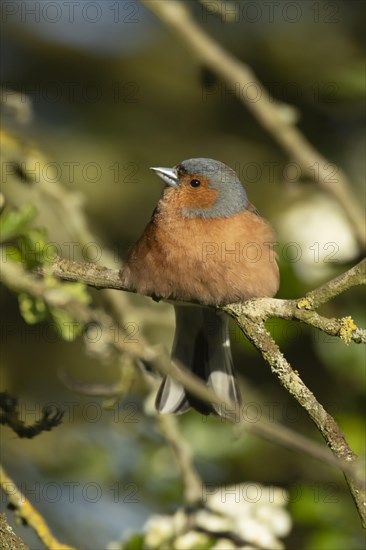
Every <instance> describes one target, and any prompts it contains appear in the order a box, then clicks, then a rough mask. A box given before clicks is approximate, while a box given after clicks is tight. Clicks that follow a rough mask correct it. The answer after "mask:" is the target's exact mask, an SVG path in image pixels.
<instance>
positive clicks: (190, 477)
mask: <svg viewBox="0 0 366 550" xmlns="http://www.w3.org/2000/svg"><path fill="white" fill-rule="evenodd" d="M157 423H158V427H159V431H160V432H161V433H162V434H163V435H164V437H165V439H166V440H167V442H168V443H169V445H170V447H171V449H172V451H173V453H174V457H175V460H176V462H177V465H178V468H179V470H180V472H181V476H182V481H183V486H184V500H185V502H186V504H188V505H190V504H191V505H194V504H198V503H199V502H201V501H202V492H203V483H202V481H201V479H200V477H199V475H198V473H197V470H196V468H195V466H194V463H193V456H192V451H191V448H190V446H189V445H188V444H187V442H186V441H185V440H184V439H183V438H182V434H181V433H180V431H179V429H178V424H177V420H176V418H175V417H174V416H171V415H158V416H157Z"/></svg>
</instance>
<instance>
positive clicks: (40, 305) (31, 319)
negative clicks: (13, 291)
mask: <svg viewBox="0 0 366 550" xmlns="http://www.w3.org/2000/svg"><path fill="white" fill-rule="evenodd" d="M18 301H19V309H20V313H21V314H22V317H23V319H24V321H25V322H26V323H28V324H29V325H34V324H35V323H39V322H40V321H44V320H45V319H46V318H47V307H46V304H45V303H44V301H43V300H42V299H41V298H33V297H32V296H29V294H25V293H23V292H22V293H21V294H19V295H18Z"/></svg>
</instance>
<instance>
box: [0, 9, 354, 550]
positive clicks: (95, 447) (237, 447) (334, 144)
mask: <svg viewBox="0 0 366 550" xmlns="http://www.w3.org/2000/svg"><path fill="white" fill-rule="evenodd" d="M152 1H153V0H152ZM2 4H3V5H2V19H3V34H2V86H3V90H2V103H3V105H2V108H3V116H2V128H3V132H4V136H5V145H6V147H5V153H6V154H5V160H6V162H9V160H10V161H12V162H14V163H17V165H18V167H19V166H20V168H19V170H18V174H15V172H14V171H13V172H12V173H8V172H3V176H2V192H3V193H4V196H5V199H6V203H7V204H8V205H9V206H10V207H20V206H22V205H24V204H29V203H32V204H34V205H35V206H36V207H37V209H38V215H37V217H36V219H35V221H34V225H35V226H36V227H44V228H46V230H47V232H48V236H49V237H48V238H49V240H50V241H51V242H52V243H54V244H55V247H56V249H57V251H59V252H61V253H62V254H63V255H64V256H65V257H69V258H71V259H75V260H88V259H90V256H92V253H93V252H94V250H97V254H99V253H100V255H101V257H99V256H98V259H99V260H100V261H101V263H103V250H104V249H109V250H110V251H112V255H111V256H109V257H108V258H109V263H111V262H110V260H111V258H112V264H114V265H112V267H115V268H117V267H118V266H119V265H120V264H121V263H122V261H123V258H124V257H125V256H126V253H127V251H128V248H129V247H130V246H131V243H133V242H134V241H135V240H136V239H137V238H138V236H139V235H140V234H141V232H142V230H143V228H144V226H145V224H146V223H147V221H148V219H149V217H150V215H151V212H152V210H153V209H154V207H155V205H156V202H157V200H158V199H159V196H160V193H161V188H162V186H161V182H160V180H158V179H157V178H156V176H154V174H153V173H152V172H150V171H149V167H150V166H173V165H175V164H176V163H178V162H179V161H181V160H183V159H187V158H191V157H197V156H199V157H210V158H215V159H219V160H221V161H223V162H225V163H227V164H228V165H230V166H232V167H233V168H234V169H236V170H237V171H238V173H239V175H240V177H241V179H242V182H243V183H244V184H245V186H246V189H247V192H248V195H249V197H250V199H251V201H252V202H253V203H254V204H255V205H256V206H257V208H258V209H259V211H260V212H261V213H262V214H263V215H264V216H265V217H267V218H268V219H270V220H271V222H272V223H273V224H274V226H275V227H276V230H277V234H278V241H279V245H278V255H279V262H280V268H281V289H280V292H279V296H280V297H283V298H294V297H299V296H301V295H303V294H304V293H305V292H306V291H307V290H309V289H312V288H315V287H316V286H318V285H319V284H321V283H322V282H324V281H326V280H328V279H329V278H331V277H333V276H336V275H337V274H338V273H340V272H342V271H344V270H346V269H347V268H349V267H350V266H352V265H353V264H354V263H356V261H357V260H358V259H359V258H360V255H361V251H360V250H359V248H358V244H357V240H356V238H355V236H354V235H353V232H352V228H351V227H350V225H349V223H348V221H347V218H346V217H345V215H344V213H343V211H342V208H341V207H340V206H339V205H338V204H337V203H336V202H335V201H334V199H333V198H332V197H331V196H329V195H328V194H325V193H323V192H322V191H321V190H320V189H319V188H318V186H317V185H316V184H314V183H311V182H309V181H307V180H306V179H304V178H302V179H301V178H300V180H296V178H295V177H294V175H293V172H291V170H289V169H288V166H287V164H288V162H289V160H291V159H288V158H287V157H286V155H285V154H284V152H283V151H282V150H280V149H279V147H278V146H277V145H276V144H275V143H274V142H273V140H272V139H271V138H270V137H269V136H268V135H267V133H266V132H265V130H264V129H263V128H261V126H260V125H259V123H258V122H257V121H256V120H255V119H254V118H253V116H252V115H251V114H250V113H249V112H248V111H247V110H246V108H245V107H244V106H243V104H242V103H241V102H240V101H239V100H238V98H236V97H235V95H234V93H233V90H232V89H230V88H228V87H227V86H226V85H225V84H224V83H222V82H220V81H219V80H217V79H216V78H215V76H214V75H212V74H210V73H209V72H208V71H207V70H206V69H205V67H202V66H200V64H198V63H197V61H196V60H195V58H194V57H193V56H192V55H191V54H190V53H189V52H188V51H187V50H186V47H185V46H184V45H183V44H182V43H181V42H180V41H179V40H178V38H177V36H175V35H174V32H172V31H170V30H169V29H167V28H166V27H165V26H164V25H163V24H162V23H161V22H160V21H159V20H157V19H156V17H155V16H154V15H153V14H152V13H151V12H149V10H148V9H146V7H145V6H144V5H142V4H141V3H139V2H135V1H130V0H129V1H117V2H109V1H108V0H106V1H103V2H101V1H99V2H87V1H84V0H80V1H79V2H75V3H65V2H62V1H61V0H59V1H57V2H47V1H41V2H31V1H12V2H3V3H2ZM186 4H187V5H188V6H189V9H190V10H191V11H192V13H193V15H194V17H195V18H196V20H197V22H198V23H199V24H200V25H202V27H203V28H204V29H205V30H206V31H207V32H208V33H209V34H210V35H211V36H212V37H214V38H216V39H217V41H218V42H219V43H220V44H222V45H223V46H224V47H225V48H226V49H227V50H228V51H229V52H231V53H232V54H234V55H235V56H237V57H238V59H240V60H242V61H244V62H245V63H247V64H248V65H249V66H251V67H252V68H253V70H254V71H255V73H256V74H257V76H258V78H259V79H260V80H261V81H262V82H263V84H264V86H266V87H267V88H268V90H269V91H270V92H271V93H272V94H273V96H274V97H275V98H276V99H277V100H278V101H282V102H285V103H288V104H290V105H292V106H294V107H296V108H297V110H298V113H299V127H300V128H301V130H302V131H303V132H304V133H305V135H306V136H307V137H308V139H309V140H310V141H311V142H312V143H313V145H314V146H315V147H316V148H318V150H319V151H320V152H321V153H322V154H324V155H325V156H326V157H327V158H329V159H330V161H332V162H334V163H336V164H338V165H339V166H340V167H342V168H343V169H344V170H345V172H346V173H347V174H348V175H349V177H350V180H351V182H352V186H353V192H354V194H355V196H356V197H357V199H358V200H359V201H360V203H361V204H363V205H364V192H363V189H364V176H365V170H364V149H365V127H364V122H365V119H364V114H365V113H364V110H365V106H364V93H365V65H364V61H365V48H364V47H365V39H364V25H363V23H364V17H365V3H364V2H363V1H357V0H354V1H349V0H348V1H341V0H337V1H335V2H323V1H315V2H310V1H296V2H282V1H281V2H275V3H273V4H272V5H271V6H270V5H269V4H271V3H268V2H261V1H259V2H246V1H243V2H233V3H232V4H234V5H235V9H236V10H237V11H236V13H237V17H236V18H235V20H234V21H232V22H231V23H225V22H224V21H223V20H222V19H221V18H220V17H218V16H215V15H213V14H210V13H208V12H207V11H205V10H204V8H203V6H202V4H201V3H200V2H196V1H191V0H190V1H188V2H186ZM15 92H16V93H17V94H18V95H16V94H15ZM14 105H15V107H14ZM20 151H22V152H20ZM40 158H41V159H42V160H41V161H39V159H40ZM22 161H24V163H23V166H22V165H21V163H22ZM37 162H38V163H39V164H38V166H37ZM32 170H33V176H32V175H30V178H27V175H29V174H31V172H32ZM34 170H36V171H37V170H39V171H40V174H41V177H42V178H43V180H45V181H46V182H47V180H48V181H49V182H50V186H51V185H52V181H54V180H55V179H57V181H59V182H60V183H61V184H62V186H64V188H65V189H67V190H70V191H73V192H78V193H79V194H80V200H82V201H83V205H84V210H85V212H86V215H87V218H88V221H89V225H90V228H91V230H92V232H93V234H94V235H96V237H97V238H98V243H99V244H101V245H102V248H96V249H94V248H93V247H92V246H91V247H89V249H88V247H85V245H83V246H82V245H81V244H80V243H79V242H78V240H77V239H76V238H75V234H73V231H72V228H71V225H72V224H70V220H69V219H68V218H67V216H65V217H62V216H61V217H60V216H56V215H55V213H54V210H53V209H52V208H51V207H49V202H48V201H49V199H48V198H47V197H42V196H40V194H39V191H37V192H36V191H34V190H33V188H32V183H31V181H28V180H29V179H30V180H31V179H32V177H34ZM4 174H5V175H4ZM289 243H295V245H294V244H292V245H290V244H289ZM91 244H92V243H91ZM99 244H98V246H99ZM88 253H89V258H88ZM91 259H94V258H93V257H92V258H91ZM91 294H92V295H93V298H94V300H95V301H96V303H99V302H101V298H100V293H99V294H98V292H92V293H91ZM364 299H365V294H364V290H363V289H362V288H354V289H352V290H349V291H347V292H346V293H345V294H344V295H342V296H339V297H337V298H336V299H335V300H333V301H332V302H331V303H330V304H328V305H327V306H326V307H324V308H323V313H324V314H326V315H328V316H334V317H342V316H345V315H352V317H353V318H354V320H355V321H356V322H357V323H359V324H360V325H361V326H362V325H363V326H364V323H365V315H364ZM1 304H2V311H3V327H2V333H1V336H2V343H1V363H0V365H1V389H2V390H8V391H10V392H11V393H12V394H13V395H16V396H17V397H18V398H19V400H20V404H21V405H20V406H21V412H22V416H23V418H24V419H25V420H26V422H34V420H35V419H36V418H37V417H38V416H39V414H40V410H41V407H42V406H43V405H44V404H46V403H56V404H58V405H59V406H61V407H63V408H64V409H65V410H66V415H65V420H64V422H63V424H62V426H61V427H60V428H58V429H56V430H54V431H52V432H50V433H47V434H43V435H41V436H40V437H38V438H35V439H34V440H30V441H28V440H21V439H18V438H17V437H15V436H14V434H13V433H12V432H11V431H10V430H9V429H8V428H3V429H2V432H1V443H2V451H1V455H2V461H3V463H4V466H5V467H6V468H7V471H8V472H9V474H10V475H11V476H12V478H13V479H14V481H15V482H16V483H17V484H18V486H19V487H20V489H22V490H23V491H24V493H25V494H26V496H27V497H28V498H29V499H30V500H31V502H33V503H34V505H35V506H36V507H37V509H39V510H40V511H41V512H42V513H43V515H44V516H45V518H46V519H47V521H48V523H49V524H50V526H51V528H52V529H53V531H54V533H55V534H56V535H57V536H58V537H59V538H60V539H61V540H63V541H65V542H68V543H69V544H75V545H77V546H79V547H82V548H88V549H97V548H105V547H106V545H107V544H108V543H109V542H110V541H112V540H121V538H123V537H124V536H125V535H126V533H128V532H129V531H131V530H136V531H139V530H141V529H142V526H143V524H144V522H145V520H146V518H148V517H149V515H150V514H151V513H163V512H164V513H166V512H169V511H173V510H175V509H176V507H177V506H178V505H179V504H180V503H181V502H182V484H181V480H180V479H179V474H178V471H177V468H176V465H175V462H174V459H173V456H172V454H171V451H170V449H169V448H167V446H166V444H165V443H164V440H163V438H162V436H161V435H160V434H159V433H158V432H157V430H156V427H155V421H154V418H153V416H152V413H151V408H152V406H151V396H150V397H148V401H147V402H146V398H147V396H148V393H149V392H148V388H147V387H146V384H144V383H143V381H142V379H141V377H139V376H136V379H135V381H134V383H133V385H132V388H131V390H130V391H129V392H128V393H127V395H126V396H125V397H124V398H123V399H122V401H121V402H120V403H119V404H114V405H112V407H111V408H110V409H109V410H108V409H105V408H104V405H105V401H104V400H103V399H98V398H96V397H90V396H89V397H88V396H81V395H79V394H78V393H76V392H74V391H71V390H70V389H68V388H67V387H66V386H65V385H64V384H63V383H62V381H61V379H60V378H61V377H60V372H67V373H68V374H69V375H70V376H72V377H74V378H75V379H77V380H81V381H82V382H84V383H112V382H115V381H118V379H119V376H120V368H119V365H117V364H115V363H114V362H113V361H104V362H102V361H100V360H99V359H98V358H97V357H95V356H93V355H92V354H91V353H90V352H86V350H85V345H84V341H83V338H82V337H79V338H77V339H75V340H74V341H73V342H65V340H63V339H62V338H61V337H60V334H59V333H58V332H57V331H55V330H54V327H53V328H52V326H50V324H49V323H47V321H44V322H42V323H39V324H35V325H29V324H27V323H26V322H25V321H24V320H23V318H22V316H21V315H20V313H19V306H18V300H17V296H16V295H15V294H14V293H12V292H10V291H9V290H7V289H6V288H4V287H1ZM125 308H126V309H125V320H126V323H131V326H133V327H135V328H136V330H137V338H138V334H139V333H140V334H143V335H144V337H145V338H146V339H148V341H149V342H151V343H152V344H155V343H161V344H162V345H163V346H165V347H166V348H167V349H169V347H170V345H171V342H172V337H173V331H174V320H173V313H172V308H171V307H170V306H168V305H166V304H155V303H153V301H152V300H150V299H148V298H142V297H138V296H126V298H125ZM268 326H269V328H270V329H271V331H272V333H273V334H274V336H275V338H276V340H277V342H278V343H279V344H280V345H281V349H282V350H283V352H284V353H285V355H286V357H287V358H288V359H289V360H290V362H291V364H292V365H293V367H294V368H296V369H297V370H298V372H299V373H300V375H301V377H302V378H303V380H304V381H305V383H306V384H307V385H308V386H309V387H310V388H311V390H312V391H313V392H314V393H315V395H316V396H317V398H318V399H319V401H320V402H321V403H322V404H323V405H324V406H326V408H327V410H329V411H330V412H331V413H332V414H333V415H334V416H335V418H336V420H337V421H338V422H339V424H340V427H341V429H342V431H343V432H344V434H345V435H346V438H347V440H348V441H349V443H350V445H351V447H352V448H353V450H354V451H355V452H356V453H359V454H361V455H363V456H364V454H365V447H364V446H365V424H364V418H363V413H364V409H363V406H364V394H365V356H364V350H363V349H362V347H361V346H357V345H356V344H352V343H351V344H350V345H349V346H346V345H345V344H343V343H341V342H340V341H338V340H336V339H333V338H330V337H328V336H326V335H324V334H322V333H317V332H315V330H311V329H309V328H308V327H304V326H301V325H299V324H295V323H290V322H280V321H279V320H275V321H272V322H271V323H269V325H268ZM231 336H232V342H233V348H234V349H233V353H234V361H235V364H236V365H237V368H238V370H239V372H240V376H241V381H242V386H243V394H244V395H245V399H246V403H247V408H246V409H245V411H246V414H247V416H248V418H249V419H251V421H253V422H257V421H260V419H261V418H269V419H270V420H271V419H272V420H273V419H275V420H277V421H279V422H281V423H283V424H285V425H288V426H290V427H291V428H293V429H294V430H295V431H296V432H301V433H303V434H306V435H308V436H309V437H310V438H312V439H315V440H318V441H321V437H320V435H319V434H318V433H317V432H316V430H315V428H314V426H313V425H312V423H311V422H310V420H309V419H308V418H307V416H306V414H305V413H304V412H303V411H302V410H301V409H300V408H299V407H298V405H297V404H296V402H295V401H294V400H293V399H291V397H290V396H289V395H288V394H287V393H286V392H285V391H284V390H283V389H282V388H281V387H280V386H279V383H278V381H277V380H276V379H275V378H274V377H273V376H272V375H271V372H270V369H269V367H268V366H267V365H266V364H265V363H264V361H263V360H262V358H261V357H260V356H259V354H258V353H257V352H256V351H255V350H254V349H253V348H252V347H251V346H250V345H249V344H248V342H246V341H245V339H244V337H243V336H242V335H240V333H239V332H238V330H237V329H235V327H234V326H233V327H232V335H231ZM179 422H180V425H181V429H182V433H183V434H184V436H185V437H186V438H187V440H188V441H189V442H190V444H191V446H192V449H193V452H194V456H195V460H196V464H197V467H198V469H199V472H200V474H201V476H202V478H203V480H204V481H205V482H206V483H214V484H217V485H219V484H232V483H239V482H243V481H258V482H261V483H264V484H273V485H277V486H280V487H284V488H286V489H287V490H288V491H289V494H290V499H289V511H290V513H291V515H292V518H293V522H294V527H293V530H292V533H291V535H290V537H289V538H288V540H287V542H286V547H288V548H304V549H315V548H316V549H324V550H325V549H326V550H329V549H332V550H337V549H339V550H341V549H342V550H343V549H344V548H350V549H354V550H356V549H359V548H362V547H363V544H364V536H363V533H362V530H361V527H360V524H359V519H358V516H357V513H356V510H355V508H354V505H353V503H352V500H351V497H350V495H349V493H348V491H347V487H346V484H345V482H344V480H343V478H342V476H341V474H340V473H338V472H337V471H335V470H334V469H332V468H330V467H328V466H326V465H323V464H319V463H317V462H315V461H314V460H313V459H311V458H309V457H307V456H302V455H301V454H299V453H295V452H293V451H290V450H285V449H283V448H281V447H280V446H276V445H274V444H270V443H267V442H265V441H263V440H261V439H259V438H256V437H254V436H250V435H248V436H246V437H245V438H240V439H237V438H235V436H234V435H233V432H232V430H231V429H230V428H229V426H228V425H227V424H226V423H223V422H220V421H219V420H218V419H216V418H209V419H207V420H204V421H203V420H202V418H201V417H200V416H199V415H197V414H196V413H194V412H190V413H188V414H186V415H185V416H184V417H182V418H181V419H180V420H179ZM5 506H6V499H5V498H3V499H2V507H3V508H4V507H5ZM10 517H11V515H10ZM16 530H17V532H19V533H20V534H21V536H22V537H23V538H24V540H25V541H27V542H28V543H29V544H30V546H31V547H32V548H41V545H40V543H39V542H38V541H37V540H36V539H35V538H34V536H33V535H32V532H31V530H30V529H27V528H25V527H20V526H17V527H16Z"/></svg>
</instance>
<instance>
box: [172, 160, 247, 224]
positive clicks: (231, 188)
mask: <svg viewBox="0 0 366 550" xmlns="http://www.w3.org/2000/svg"><path fill="white" fill-rule="evenodd" d="M176 169H177V171H178V174H180V173H187V174H192V175H194V176H202V177H204V178H208V179H209V180H210V184H211V187H213V188H214V189H217V191H218V197H217V201H216V203H215V204H214V205H213V206H211V207H210V208H185V209H184V212H183V213H184V215H185V216H187V217H190V218H194V217H203V218H222V217H229V216H233V215H235V214H238V213H239V212H240V211H242V210H245V209H246V208H247V206H248V197H247V194H246V192H245V189H244V187H243V186H242V184H241V182H240V180H239V178H238V176H237V174H236V172H234V170H232V169H231V168H230V167H229V166H227V165H226V164H224V163H223V162H220V161H219V160H214V159H206V158H193V159H188V160H184V161H183V162H181V163H180V164H178V165H177V166H176Z"/></svg>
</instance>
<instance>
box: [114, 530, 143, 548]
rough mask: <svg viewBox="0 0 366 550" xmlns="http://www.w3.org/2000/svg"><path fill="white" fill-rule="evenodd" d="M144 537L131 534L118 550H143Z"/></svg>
mask: <svg viewBox="0 0 366 550" xmlns="http://www.w3.org/2000/svg"><path fill="white" fill-rule="evenodd" d="M144 540H145V536H144V535H140V534H138V533H133V534H132V535H131V536H130V538H129V539H127V540H125V541H124V542H122V543H121V546H120V550H143V549H144Z"/></svg>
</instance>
